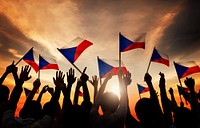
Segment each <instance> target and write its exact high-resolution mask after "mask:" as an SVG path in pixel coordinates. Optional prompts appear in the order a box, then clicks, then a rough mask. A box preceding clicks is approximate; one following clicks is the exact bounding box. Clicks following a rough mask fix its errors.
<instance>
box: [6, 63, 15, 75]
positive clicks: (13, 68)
mask: <svg viewBox="0 0 200 128" xmlns="http://www.w3.org/2000/svg"><path fill="white" fill-rule="evenodd" d="M14 62H15V61H13V62H12V64H11V65H9V66H8V67H7V68H6V72H7V73H11V72H13V73H14V72H15V73H16V72H17V67H16V66H15V64H14Z"/></svg>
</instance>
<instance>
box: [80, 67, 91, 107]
mask: <svg viewBox="0 0 200 128" xmlns="http://www.w3.org/2000/svg"><path fill="white" fill-rule="evenodd" d="M85 71H86V67H85V69H84V70H83V73H82V75H81V77H80V79H81V83H82V87H83V99H84V102H87V103H89V102H90V94H89V91H88V87H87V81H88V78H89V77H88V75H87V74H85Z"/></svg>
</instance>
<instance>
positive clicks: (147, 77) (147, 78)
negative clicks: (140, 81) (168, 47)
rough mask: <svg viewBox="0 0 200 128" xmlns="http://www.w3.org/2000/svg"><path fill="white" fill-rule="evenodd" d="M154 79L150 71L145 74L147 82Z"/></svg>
mask: <svg viewBox="0 0 200 128" xmlns="http://www.w3.org/2000/svg"><path fill="white" fill-rule="evenodd" d="M151 80H152V77H151V76H150V74H149V73H146V74H145V76H144V81H146V82H147V83H149V82H151Z"/></svg>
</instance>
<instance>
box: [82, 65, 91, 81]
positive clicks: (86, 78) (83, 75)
mask: <svg viewBox="0 0 200 128" xmlns="http://www.w3.org/2000/svg"><path fill="white" fill-rule="evenodd" d="M86 69H87V67H85V68H84V70H83V73H82V75H81V77H80V79H81V81H82V82H84V83H86V82H87V80H88V78H89V76H88V75H87V74H85V71H86Z"/></svg>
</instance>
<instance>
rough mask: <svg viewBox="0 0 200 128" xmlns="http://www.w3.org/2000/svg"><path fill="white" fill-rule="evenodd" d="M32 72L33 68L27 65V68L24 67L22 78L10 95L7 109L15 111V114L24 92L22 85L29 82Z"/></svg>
mask: <svg viewBox="0 0 200 128" xmlns="http://www.w3.org/2000/svg"><path fill="white" fill-rule="evenodd" d="M30 70H31V67H30V66H28V65H26V66H25V68H24V67H22V69H21V73H20V78H19V80H18V81H17V83H16V85H15V87H14V89H13V91H12V93H11V95H10V99H9V103H8V108H7V109H10V110H13V111H14V112H15V110H16V108H17V103H18V101H19V98H20V96H21V93H22V91H23V89H22V85H23V83H24V82H25V81H27V80H29V79H30V78H31V76H29V73H30ZM15 71H16V70H15Z"/></svg>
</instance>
